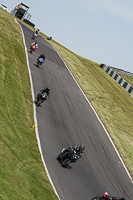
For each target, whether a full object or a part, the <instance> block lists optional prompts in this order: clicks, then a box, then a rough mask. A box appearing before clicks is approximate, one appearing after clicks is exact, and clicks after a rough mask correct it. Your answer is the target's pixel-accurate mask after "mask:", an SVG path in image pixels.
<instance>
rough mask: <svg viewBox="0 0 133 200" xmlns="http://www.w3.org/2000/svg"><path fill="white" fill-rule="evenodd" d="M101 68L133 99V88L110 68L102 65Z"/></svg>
mask: <svg viewBox="0 0 133 200" xmlns="http://www.w3.org/2000/svg"><path fill="white" fill-rule="evenodd" d="M100 67H101V68H102V69H103V70H104V71H106V72H107V73H108V74H109V75H110V76H111V77H112V78H113V79H114V80H115V81H116V82H117V83H119V84H120V85H121V86H122V87H123V88H124V89H125V90H126V91H127V92H129V93H130V94H131V96H132V97H133V87H132V86H131V85H130V84H129V83H128V82H126V81H125V80H124V79H123V78H121V77H120V76H119V75H118V74H117V73H116V72H115V71H114V70H113V69H112V68H111V67H110V66H108V65H105V64H101V65H100Z"/></svg>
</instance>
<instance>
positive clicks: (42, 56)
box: [37, 53, 45, 62]
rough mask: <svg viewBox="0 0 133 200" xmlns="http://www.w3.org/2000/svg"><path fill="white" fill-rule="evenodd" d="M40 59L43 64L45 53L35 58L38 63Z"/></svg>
mask: <svg viewBox="0 0 133 200" xmlns="http://www.w3.org/2000/svg"><path fill="white" fill-rule="evenodd" d="M40 58H42V59H43V61H44V62H45V53H42V54H41V55H40V56H39V57H38V58H37V62H38V61H39V59H40Z"/></svg>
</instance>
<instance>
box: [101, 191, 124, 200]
mask: <svg viewBox="0 0 133 200" xmlns="http://www.w3.org/2000/svg"><path fill="white" fill-rule="evenodd" d="M100 199H102V200H126V199H125V198H123V197H122V198H118V197H112V196H109V195H108V193H107V192H105V193H104V195H103V196H102V197H100Z"/></svg>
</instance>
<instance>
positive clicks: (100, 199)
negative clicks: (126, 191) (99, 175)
mask: <svg viewBox="0 0 133 200" xmlns="http://www.w3.org/2000/svg"><path fill="white" fill-rule="evenodd" d="M116 199H119V200H125V198H124V197H122V198H118V197H112V196H109V197H108V200H116ZM91 200H104V197H94V198H92V199H91Z"/></svg>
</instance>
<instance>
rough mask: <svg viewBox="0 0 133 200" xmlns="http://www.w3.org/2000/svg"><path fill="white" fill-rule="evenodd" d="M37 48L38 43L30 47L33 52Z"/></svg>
mask: <svg viewBox="0 0 133 200" xmlns="http://www.w3.org/2000/svg"><path fill="white" fill-rule="evenodd" d="M36 49H37V45H36V44H33V45H31V47H30V53H32V52H33V51H35V50H36Z"/></svg>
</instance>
